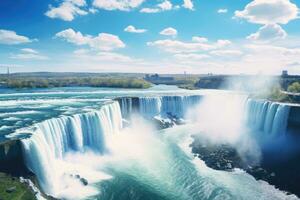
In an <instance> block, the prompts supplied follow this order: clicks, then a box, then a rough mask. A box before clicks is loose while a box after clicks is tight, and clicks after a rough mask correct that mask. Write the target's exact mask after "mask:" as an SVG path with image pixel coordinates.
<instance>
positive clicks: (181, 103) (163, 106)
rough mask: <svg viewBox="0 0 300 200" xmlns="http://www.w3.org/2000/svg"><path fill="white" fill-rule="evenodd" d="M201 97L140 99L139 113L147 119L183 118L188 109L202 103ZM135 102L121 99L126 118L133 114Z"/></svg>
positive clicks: (123, 113)
mask: <svg viewBox="0 0 300 200" xmlns="http://www.w3.org/2000/svg"><path fill="white" fill-rule="evenodd" d="M200 99H201V96H199V95H193V96H192V95H190V96H162V97H138V101H137V104H138V109H137V110H138V112H139V113H140V114H141V115H142V116H144V117H146V118H151V117H155V116H161V117H163V118H168V117H170V116H172V117H176V118H183V117H184V116H185V114H186V113H187V111H188V109H189V108H191V107H193V106H195V105H196V104H198V103H199V102H200ZM132 104H133V101H132V99H131V98H122V99H121V110H122V115H123V116H124V117H127V116H128V113H130V112H132V108H133V105H132Z"/></svg>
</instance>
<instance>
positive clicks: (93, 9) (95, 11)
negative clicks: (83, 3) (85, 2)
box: [89, 8, 98, 14]
mask: <svg viewBox="0 0 300 200" xmlns="http://www.w3.org/2000/svg"><path fill="white" fill-rule="evenodd" d="M89 12H90V13H92V14H95V13H97V12H98V10H97V9H95V8H90V9H89Z"/></svg>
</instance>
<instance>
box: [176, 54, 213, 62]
mask: <svg viewBox="0 0 300 200" xmlns="http://www.w3.org/2000/svg"><path fill="white" fill-rule="evenodd" d="M174 57H175V58H176V59H178V60H184V61H186V60H193V61H199V60H203V59H205V58H209V57H210V56H209V55H206V54H195V53H188V54H175V55H174Z"/></svg>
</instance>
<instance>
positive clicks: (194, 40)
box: [192, 36, 208, 43]
mask: <svg viewBox="0 0 300 200" xmlns="http://www.w3.org/2000/svg"><path fill="white" fill-rule="evenodd" d="M192 41H193V42H201V43H202V42H208V39H207V38H205V37H198V36H194V37H193V38H192Z"/></svg>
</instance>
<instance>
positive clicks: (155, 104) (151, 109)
mask: <svg viewBox="0 0 300 200" xmlns="http://www.w3.org/2000/svg"><path fill="white" fill-rule="evenodd" d="M161 106H162V98H161V97H140V98H139V112H140V113H141V114H142V115H143V116H145V117H154V116H157V115H159V114H160V113H161Z"/></svg>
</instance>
